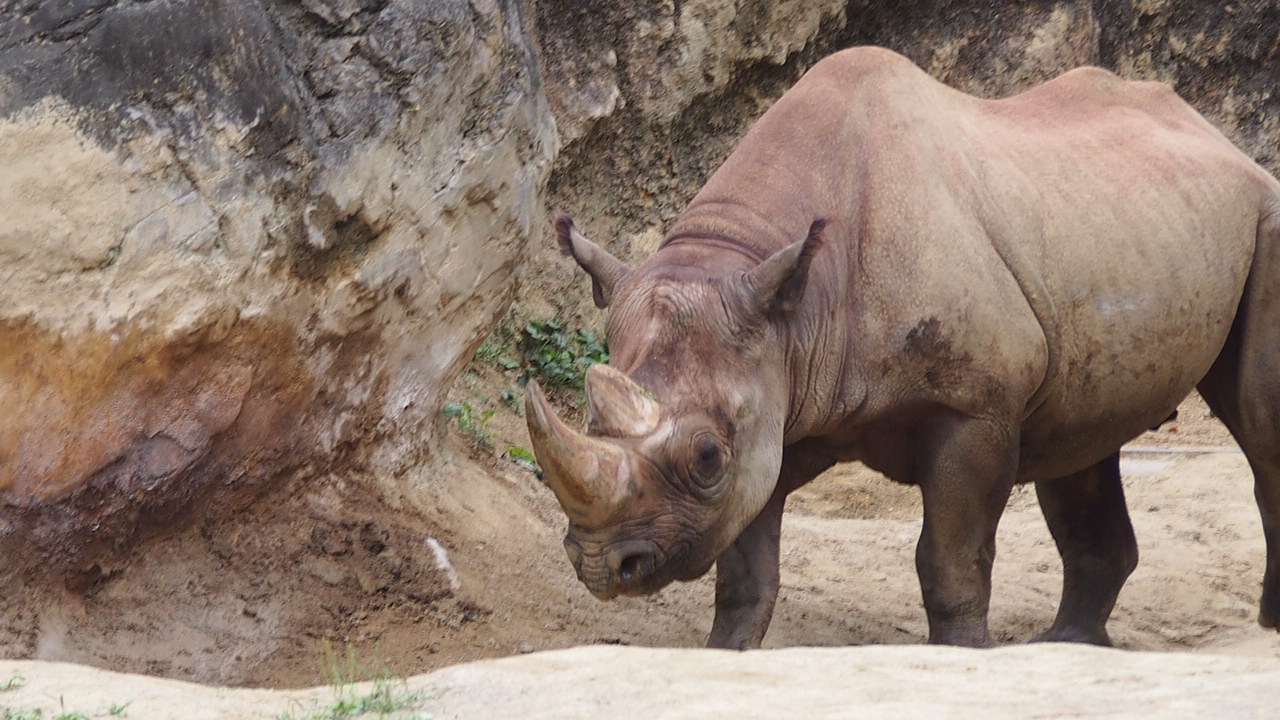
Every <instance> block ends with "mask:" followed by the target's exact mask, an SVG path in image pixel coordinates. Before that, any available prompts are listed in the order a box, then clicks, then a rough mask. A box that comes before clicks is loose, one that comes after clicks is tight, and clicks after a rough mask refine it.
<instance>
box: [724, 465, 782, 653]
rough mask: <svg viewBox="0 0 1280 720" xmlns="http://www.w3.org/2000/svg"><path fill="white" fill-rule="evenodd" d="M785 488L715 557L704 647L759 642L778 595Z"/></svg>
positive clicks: (736, 646)
mask: <svg viewBox="0 0 1280 720" xmlns="http://www.w3.org/2000/svg"><path fill="white" fill-rule="evenodd" d="M785 503H786V493H785V492H784V491H782V490H781V489H780V490H778V491H776V492H775V493H774V495H773V497H772V498H771V499H770V500H769V504H768V505H765V508H764V510H762V511H761V512H760V514H759V515H758V516H756V519H755V520H754V521H752V523H751V524H750V525H748V526H747V529H746V530H744V531H742V534H741V535H739V536H738V539H737V540H736V541H735V542H734V543H733V545H730V546H729V549H728V550H726V551H725V552H724V554H722V555H721V556H720V558H719V559H718V560H716V617H715V621H714V622H713V623H712V625H711V638H710V639H709V640H708V641H707V647H710V648H723V649H728V650H750V649H753V648H758V647H760V643H761V641H763V640H764V634H765V631H766V630H768V629H769V621H770V620H771V619H772V618H773V605H774V602H775V601H776V600H777V598H778V548H779V544H780V541H781V536H782V508H783V505H784V504H785Z"/></svg>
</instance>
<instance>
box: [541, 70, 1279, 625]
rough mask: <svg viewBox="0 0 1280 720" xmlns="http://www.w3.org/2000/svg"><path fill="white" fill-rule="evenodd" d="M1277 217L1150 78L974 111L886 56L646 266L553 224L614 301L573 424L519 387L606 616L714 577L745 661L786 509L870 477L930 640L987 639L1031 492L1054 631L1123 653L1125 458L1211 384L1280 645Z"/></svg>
mask: <svg viewBox="0 0 1280 720" xmlns="http://www.w3.org/2000/svg"><path fill="white" fill-rule="evenodd" d="M1277 208H1280V184H1278V183H1277V182H1276V181H1275V180H1274V179H1273V178H1272V177H1270V176H1269V175H1268V174H1267V173H1266V172H1265V171H1263V170H1262V169H1261V168H1259V167H1258V166H1257V165H1256V164H1254V163H1253V162H1252V161H1251V160H1250V159H1249V158H1248V157H1246V156H1244V155H1243V154H1241V153H1240V152H1239V151H1237V150H1236V149H1235V148H1233V147H1232V146H1231V145H1230V143H1229V142H1228V141H1227V140H1226V139H1225V138H1224V137H1223V136H1222V135H1221V134H1220V133H1219V132H1218V131H1216V130H1215V129H1214V128H1213V127H1211V126H1210V125H1209V124H1208V123H1207V122H1206V121H1205V120H1204V119H1203V118H1202V117H1200V116H1199V115H1198V114H1197V113H1196V112H1195V111H1194V110H1192V109H1191V108H1190V107H1189V106H1187V105H1186V104H1185V103H1184V102H1182V101H1181V100H1180V99H1179V98H1178V97H1177V96H1175V95H1174V94H1173V92H1172V91H1170V90H1169V89H1168V88H1167V87H1165V86H1163V85H1160V84H1155V83H1130V82H1124V81H1122V80H1120V79H1118V78H1116V77H1115V76H1113V75H1111V74H1110V73H1107V72H1106V71H1103V70H1098V69H1090V68H1086V69H1081V70H1076V71H1073V72H1070V73H1067V74H1065V75H1063V76H1062V77H1060V78H1058V79H1056V80H1053V81H1052V82H1049V83H1047V84H1045V85H1043V86H1041V87H1039V88H1036V89H1034V90H1031V91H1029V92H1027V93H1024V94H1022V95H1018V96H1015V97H1011V98H1007V99H1004V100H998V101H988V100H981V99H976V98H973V97H969V96H966V95H963V94H961V93H959V92H957V91H954V90H951V89H949V88H947V87H945V86H943V85H940V84H938V83H937V82H935V81H934V80H932V79H931V78H929V77H928V76H927V75H926V74H925V73H923V72H922V71H920V70H919V69H918V68H916V67H915V66H913V65H912V64H911V63H910V62H909V61H907V60H906V59H905V58H902V57H900V56H897V55H895V54H893V53H890V52H887V51H884V50H878V49H871V48H859V49H853V50H848V51H845V52H842V53H839V54H837V55H834V56H832V57H830V58H828V59H826V60H824V61H822V62H821V63H819V64H818V65H817V66H816V67H814V68H813V69H812V70H811V71H810V72H809V73H808V74H807V75H806V76H805V77H804V78H803V79H802V80H801V81H800V82H799V83H798V84H797V85H796V86H795V87H794V88H793V89H792V90H791V91H790V92H788V93H787V94H786V95H784V96H783V97H782V98H781V99H780V100H779V101H778V102H777V103H776V105H775V106H774V107H773V108H772V109H770V110H769V112H768V113H766V114H765V115H764V117H763V118H761V120H760V121H759V123H758V124H757V125H756V126H755V128H754V129H752V131H751V132H750V133H749V134H748V135H747V136H746V138H745V139H743V141H742V143H741V145H740V146H739V147H738V148H737V150H736V151H735V152H734V153H733V154H732V155H731V156H730V157H729V158H728V160H726V161H725V163H724V165H723V166H722V167H721V168H720V169H719V170H718V171H717V172H716V173H715V175H714V176H713V177H712V178H711V180H710V181H709V182H708V183H707V185H706V187H705V188H703V190H702V191H701V192H700V193H699V194H698V195H697V196H696V197H695V198H694V200H693V201H692V203H691V204H690V206H689V208H688V210H687V211H686V212H685V214H684V215H683V216H682V217H681V218H680V219H679V221H678V222H677V223H676V224H675V226H674V228H672V230H671V232H670V234H669V235H668V236H667V238H666V241H665V242H664V244H663V246H662V248H661V249H660V250H659V251H658V252H657V253H656V254H655V255H654V256H652V257H651V258H650V259H649V260H647V261H646V262H644V263H643V264H642V265H640V266H639V267H636V268H631V267H628V266H627V265H625V264H623V263H622V262H620V261H618V260H617V259H615V258H613V257H612V256H611V255H609V254H608V253H607V252H606V251H604V250H603V249H601V248H600V247H599V246H598V245H596V244H594V243H592V242H591V241H590V240H588V239H587V238H586V237H584V236H583V235H582V234H581V233H579V232H578V231H577V229H576V228H575V227H574V226H573V223H572V221H571V220H569V219H568V218H567V217H564V218H561V219H560V220H559V221H558V223H557V229H558V231H559V236H560V242H561V245H562V249H563V250H564V251H565V252H566V253H567V254H568V255H570V256H572V257H573V258H574V259H575V260H576V261H577V262H578V263H579V264H580V265H581V266H582V267H583V268H584V269H585V270H586V271H587V272H588V273H589V274H590V275H591V277H592V279H593V285H594V291H595V297H596V301H597V303H598V304H599V305H600V306H601V307H605V306H608V307H609V308H610V309H611V313H610V317H609V320H608V328H607V332H608V338H609V343H610V350H611V352H612V360H611V366H610V367H604V366H598V367H597V368H595V369H593V370H592V371H591V372H590V373H589V377H588V393H589V396H590V400H589V416H590V420H589V425H588V428H587V431H586V432H585V433H580V432H578V431H575V430H572V429H570V428H568V427H566V426H565V425H564V423H562V422H561V421H560V420H559V419H558V418H556V417H555V414H554V412H553V411H552V410H551V409H550V407H549V406H548V405H547V404H546V401H545V398H544V397H543V395H542V392H541V390H540V389H539V388H538V387H537V385H536V384H534V383H531V384H530V388H529V393H528V421H529V427H530V432H531V435H532V438H533V444H534V448H535V451H536V453H537V456H538V460H539V462H540V463H542V466H543V468H544V469H545V471H546V473H547V479H548V483H549V485H550V486H551V487H552V489H553V490H554V491H555V492H556V495H557V497H558V498H559V499H560V501H561V504H562V505H563V507H564V509H565V512H566V514H567V515H568V517H569V520H570V525H569V530H568V535H567V537H566V539H565V547H566V549H567V550H568V554H569V557H570V559H571V560H572V562H573V565H574V567H575V568H576V569H577V572H578V575H579V577H580V578H581V579H582V581H583V582H584V583H585V584H586V586H587V588H588V589H589V590H590V591H591V592H592V593H593V594H595V595H596V596H597V597H600V598H604V599H607V598H611V597H614V596H617V595H622V594H625V595H632V594H640V593H649V592H653V591H656V590H658V589H659V588H661V587H663V586H664V585H666V584H667V583H669V582H671V581H672V580H688V579H691V578H695V577H698V576H700V575H702V574H703V573H705V572H706V571H707V570H709V569H710V567H711V565H712V564H713V563H715V564H716V614H715V623H714V626H713V629H712V632H711V638H710V643H709V644H710V645H711V646H713V647H729V648H749V647H756V646H758V645H759V644H760V642H761V639H762V638H763V637H764V633H765V630H766V629H767V627H768V624H769V619H770V617H771V615H772V612H773V605H774V599H775V597H776V595H777V591H778V544H779V526H780V521H781V516H782V509H783V504H784V501H785V498H786V496H787V494H788V493H790V492H791V491H793V490H794V489H796V488H798V487H800V486H801V485H803V484H805V483H806V482H808V481H809V480H811V479H812V478H814V477H815V476H816V475H818V474H819V473H820V472H822V471H823V470H825V469H827V468H828V467H830V466H831V465H833V464H834V463H836V462H840V461H847V460H859V461H862V462H864V463H866V464H867V465H869V466H871V467H873V468H875V469H877V470H879V471H881V472H883V473H885V474H886V475H888V476H889V477H890V478H893V479H894V480H897V481H900V482H906V483H912V484H915V485H917V486H919V488H920V491H921V493H922V494H923V500H924V526H923V530H922V532H921V536H920V541H919V546H918V549H917V553H916V565H917V569H918V571H919V576H920V584H921V588H922V591H923V596H924V606H925V611H926V613H927V614H928V618H929V641H930V642H933V643H949V644H958V645H972V646H983V645H988V644H990V643H991V636H990V634H989V633H988V629H987V606H988V601H989V598H990V591H991V564H992V560H993V558H994V556H995V534H996V524H997V522H998V521H999V519H1000V515H1001V512H1002V511H1003V509H1004V507H1005V503H1006V500H1007V499H1008V496H1009V493H1010V489H1011V488H1012V486H1013V484H1014V483H1018V482H1034V483H1035V484H1036V490H1037V494H1038V496H1039V500H1040V505H1041V507H1042V508H1043V510H1044V515H1045V518H1046V520H1047V522H1048V524H1049V528H1050V530H1051V531H1052V533H1053V537H1054V539H1055V540H1056V541H1057V544H1058V548H1059V551H1060V552H1061V554H1062V558H1063V564H1064V567H1065V579H1064V585H1063V592H1062V602H1061V605H1060V607H1059V611H1058V616H1057V619H1056V620H1055V621H1054V623H1053V625H1052V626H1051V627H1050V628H1049V629H1048V630H1047V631H1046V632H1045V633H1044V634H1043V635H1042V636H1041V637H1042V639H1044V640H1069V641H1083V642H1091V643H1098V644H1107V643H1108V638H1107V633H1106V629H1105V623H1106V620H1107V617H1108V616H1109V614H1110V612H1111V609H1112V606H1113V605H1114V603H1115V600H1116V596H1117V595H1118V593H1119V591H1120V587H1121V585H1122V584H1123V583H1124V581H1125V579H1126V578H1127V577H1128V575H1129V573H1130V572H1131V571H1132V570H1133V568H1134V566H1135V564H1136V562H1137V557H1138V552H1137V545H1136V543H1135V540H1134V536H1133V531H1132V528H1131V526H1130V523H1129V517H1128V512H1127V510H1126V508H1125V503H1124V495H1123V492H1122V489H1121V485H1120V476H1119V465H1118V457H1119V456H1118V450H1119V447H1120V445H1121V444H1122V443H1124V442H1125V441H1127V440H1129V439H1131V438H1133V437H1134V436H1136V435H1138V434H1139V433H1140V432H1142V431H1143V430H1145V429H1147V428H1149V427H1152V426H1153V425H1156V424H1158V423H1159V422H1160V421H1162V420H1163V419H1165V418H1166V417H1168V416H1169V415H1170V413H1171V412H1172V411H1173V410H1174V408H1175V407H1176V406H1177V404H1178V403H1179V401H1180V400H1182V399H1183V397H1185V396H1186V395H1187V393H1189V392H1190V391H1191V389H1192V388H1194V387H1198V388H1199V389H1200V391H1201V393H1202V394H1203V395H1204V396H1205V398H1206V399H1207V400H1208V402H1209V404H1210V406H1211V407H1212V408H1213V410H1214V412H1215V413H1216V414H1217V415H1218V416H1219V417H1221V418H1222V419H1223V420H1224V421H1225V422H1226V424H1227V426H1228V427H1229V428H1230V430H1231V432H1232V433H1233V434H1234V435H1235V437H1236V438H1237V439H1238V440H1239V442H1240V444H1241V445H1242V446H1243V448H1244V451H1245V453H1246V454H1247V456H1248V458H1249V461H1250V463H1251V464H1252V467H1253V470H1254V473H1255V477H1256V488H1257V493H1256V494H1257V499H1258V504H1259V506H1260V508H1261V510H1262V517H1263V526H1264V529H1265V535H1266V541H1267V565H1266V574H1265V578H1264V581H1263V594H1262V601H1261V612H1260V614H1259V621H1260V622H1261V623H1262V624H1263V625H1264V626H1267V627H1275V625H1276V620H1277V617H1280V216H1277V215H1276V210H1277ZM816 220H821V221H825V227H824V226H823V222H815V221H816Z"/></svg>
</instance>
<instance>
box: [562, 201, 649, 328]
mask: <svg viewBox="0 0 1280 720" xmlns="http://www.w3.org/2000/svg"><path fill="white" fill-rule="evenodd" d="M556 237H557V238H558V239H559V240H560V252H562V253H564V254H565V255H568V256H569V257H571V258H573V259H574V260H575V261H576V262H577V263H578V265H580V266H581V267H582V269H583V270H586V271H587V274H588V275H590V276H591V296H592V298H593V299H594V300H595V301H596V307H598V308H601V309H603V308H606V307H608V306H609V303H610V302H612V301H613V291H614V288H616V287H617V286H618V284H619V283H621V282H622V281H623V279H625V278H626V277H627V276H628V275H630V274H631V267H630V266H628V265H627V264H626V263H624V262H622V261H621V260H619V259H618V258H616V257H614V256H613V255H610V254H609V251H608V250H605V249H604V248H602V247H600V246H599V245H597V244H595V243H593V242H591V241H590V240H588V239H587V237H586V236H585V235H583V234H582V233H580V232H578V228H577V226H576V225H574V224H573V218H571V217H569V216H568V215H561V216H560V217H558V218H556Z"/></svg>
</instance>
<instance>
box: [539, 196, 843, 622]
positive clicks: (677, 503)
mask: <svg viewBox="0 0 1280 720" xmlns="http://www.w3.org/2000/svg"><path fill="white" fill-rule="evenodd" d="M557 230H558V231H559V236H560V242H561V246H562V249H564V251H565V253H566V254H568V255H571V256H572V257H573V258H574V259H575V260H577V262H578V263H579V264H580V265H581V266H582V267H583V268H584V269H586V270H587V272H588V273H589V274H590V275H591V277H592V281H593V285H594V292H593V294H594V296H595V299H596V302H597V304H598V305H600V306H601V307H605V306H609V307H610V308H611V310H612V312H611V315H610V317H609V321H608V328H607V334H608V338H609V342H610V352H611V356H612V360H611V364H610V365H596V366H594V367H592V368H591V369H590V370H589V371H588V372H587V379H586V387H587V410H588V423H587V428H586V431H585V432H580V431H578V430H575V429H573V428H571V427H569V426H568V425H567V424H566V423H565V422H564V421H562V420H561V419H560V418H559V417H557V415H556V413H555V411H554V410H553V409H552V408H551V406H550V405H549V404H548V402H547V399H546V396H545V395H544V394H543V392H542V390H541V388H540V387H539V386H538V384H537V382H530V383H529V386H528V388H527V391H526V396H525V400H526V405H525V407H526V410H525V414H526V420H527V421H528V425H529V434H530V439H531V442H532V444H533V448H534V453H535V454H536V455H537V458H538V462H539V464H540V465H541V466H542V469H543V471H544V473H545V477H546V481H547V484H548V485H549V486H550V487H551V489H552V490H553V491H554V492H555V495H556V497H557V499H558V500H559V501H560V504H561V506H562V508H563V509H564V511H565V514H566V515H567V516H568V518H569V530H568V533H567V535H566V537H565V542H564V544H565V549H566V551H567V553H568V555H569V558H570V560H571V561H572V563H573V565H574V568H575V569H576V570H577V573H578V577H579V578H580V579H581V580H582V582H583V583H584V584H585V585H586V586H587V589H588V590H590V591H591V593H592V594H593V595H595V596H596V597H599V598H601V599H609V598H612V597H615V596H617V595H638V594H644V593H650V592H654V591H656V590H658V589H660V588H662V587H663V586H665V585H666V584H668V583H670V582H671V581H673V580H692V579H694V578H696V577H699V576H701V575H702V574H704V573H705V572H706V571H707V570H708V569H709V568H710V567H711V565H712V564H713V563H714V562H715V560H716V558H717V557H719V555H720V554H721V553H722V552H724V550H725V549H726V548H727V547H728V546H729V545H730V544H731V543H732V542H733V541H734V539H736V538H737V536H738V534H739V533H741V532H742V530H743V529H744V528H745V527H746V526H747V524H749V523H750V522H751V521H752V520H753V519H754V518H755V516H756V515H757V514H758V513H759V512H760V510H761V509H762V508H763V507H764V505H765V503H766V502H767V501H768V499H769V497H770V495H771V494H772V493H773V490H774V488H775V486H776V484H777V478H778V472H779V468H780V465H781V462H782V445H783V427H784V424H785V421H786V413H787V387H786V377H785V371H784V367H785V365H784V362H783V354H782V353H783V349H782V342H781V336H780V335H779V329H778V323H777V319H778V317H779V313H780V312H783V313H785V311H787V310H789V309H790V308H791V307H792V306H794V305H795V303H796V302H798V300H799V297H800V294H801V293H802V292H803V287H804V282H805V276H806V274H807V268H808V264H809V257H810V256H811V254H812V252H813V250H814V249H815V248H816V247H817V245H818V243H819V240H818V236H819V234H820V231H821V223H815V224H814V227H813V228H812V229H811V232H810V236H809V238H808V239H807V240H804V241H801V242H797V243H795V244H794V245H793V246H791V247H789V248H787V249H785V250H782V251H780V252H778V253H777V254H775V255H774V256H773V257H771V258H769V259H767V260H765V261H764V262H763V263H759V264H757V265H749V266H747V267H743V268H738V269H734V268H729V269H727V270H725V271H724V272H719V271H715V272H708V271H707V270H706V269H702V268H700V267H697V266H692V267H691V266H690V265H687V264H684V263H663V262H662V261H660V260H651V261H650V262H648V263H646V264H645V265H642V266H641V267H640V268H639V269H637V270H634V271H633V270H632V269H631V268H630V267H629V266H627V265H626V264H624V263H622V262H621V261H619V260H617V259H616V258H614V257H613V256H612V255H610V254H609V253H608V252H607V251H605V250H604V249H602V248H601V247H599V246H598V245H595V244H594V243H592V242H591V241H590V240H587V239H586V238H585V237H583V236H582V235H581V234H580V233H579V232H578V231H577V229H576V228H574V226H573V223H572V221H570V220H569V219H568V218H567V217H562V218H561V219H560V220H559V221H558V223H557Z"/></svg>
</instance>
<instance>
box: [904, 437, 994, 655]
mask: <svg viewBox="0 0 1280 720" xmlns="http://www.w3.org/2000/svg"><path fill="white" fill-rule="evenodd" d="M1012 434H1013V433H1012V431H1010V430H1008V429H1006V428H1005V427H1003V425H1002V424H999V423H994V422H986V421H979V420H973V419H957V418H946V419H941V420H936V421H934V422H932V423H929V424H928V425H927V426H926V427H924V428H922V429H921V431H920V432H918V434H917V436H916V437H917V440H918V441H919V442H920V443H921V444H920V445H918V446H917V453H918V454H917V460H916V463H917V464H916V467H915V470H914V472H913V478H914V479H915V481H916V482H917V483H918V484H919V486H920V491H921V495H922V497H923V500H924V525H923V527H922V529H921V532H920V542H919V544H918V545H917V546H916V571H917V572H918V573H919V575H920V588H921V591H922V594H923V596H924V607H925V613H926V614H927V615H928V617H929V642H930V643H931V644H943V645H965V646H970V647H988V646H990V645H991V644H992V642H991V634H990V632H989V631H988V629H987V607H988V605H989V603H990V601H991V565H992V562H993V561H994V560H995V554H996V525H997V524H998V523H999V522H1000V515H1001V513H1003V511H1004V507H1005V503H1006V502H1007V501H1008V499H1009V492H1010V491H1011V490H1012V488H1013V480H1014V478H1015V476H1016V475H1017V442H1016V440H1015V439H1014V438H1013V437H1011V435H1012Z"/></svg>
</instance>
